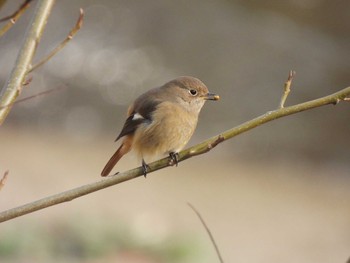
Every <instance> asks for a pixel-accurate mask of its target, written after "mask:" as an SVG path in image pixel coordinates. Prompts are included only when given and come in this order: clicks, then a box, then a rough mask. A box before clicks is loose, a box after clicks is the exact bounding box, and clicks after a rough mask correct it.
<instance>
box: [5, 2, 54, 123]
mask: <svg viewBox="0 0 350 263" xmlns="http://www.w3.org/2000/svg"><path fill="white" fill-rule="evenodd" d="M54 3H55V0H38V3H37V7H36V10H35V14H34V16H33V19H32V21H31V22H30V23H29V29H28V30H27V33H26V35H25V38H24V39H25V40H24V42H23V45H22V47H21V49H20V51H19V54H18V56H17V60H16V63H15V66H14V68H13V70H12V72H11V75H10V77H9V79H8V81H7V83H6V85H5V86H4V87H3V89H2V90H1V93H0V107H3V106H5V105H11V104H12V103H13V102H14V101H15V100H16V98H17V97H18V95H19V94H20V92H21V87H22V84H23V82H24V79H25V77H26V74H27V72H28V69H29V66H30V64H31V62H32V59H33V56H34V54H35V52H36V49H37V47H38V44H39V42H40V39H41V35H42V32H43V31H44V28H45V25H46V22H47V19H48V18H49V15H50V12H51V9H52V7H53V5H54ZM10 111H11V106H8V107H5V108H1V109H0V125H1V124H2V123H3V122H4V121H5V119H6V117H7V115H8V113H9V112H10Z"/></svg>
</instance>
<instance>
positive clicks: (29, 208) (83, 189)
mask: <svg viewBox="0 0 350 263" xmlns="http://www.w3.org/2000/svg"><path fill="white" fill-rule="evenodd" d="M348 96H350V87H347V88H345V89H343V90H341V91H338V92H336V93H333V94H331V95H328V96H325V97H322V98H319V99H315V100H312V101H307V102H304V103H300V104H297V105H294V106H290V107H286V108H281V109H277V110H274V111H269V112H267V113H265V114H263V115H261V116H259V117H257V118H255V119H253V120H250V121H247V122H245V123H243V124H241V125H238V126H236V127H234V128H232V129H230V130H227V131H225V132H223V133H221V134H219V135H217V136H214V137H212V138H210V139H207V140H205V141H203V142H202V143H200V144H197V145H195V146H193V147H190V148H188V149H186V150H184V151H181V152H180V153H179V158H178V161H179V162H181V161H184V160H186V159H188V158H191V157H193V156H196V155H200V154H203V153H206V152H208V151H210V150H211V149H213V148H214V147H215V146H217V145H218V144H219V143H221V142H223V141H225V140H228V139H231V138H233V137H235V136H237V135H239V134H241V133H243V132H246V131H248V130H251V129H253V128H255V127H257V126H259V125H261V124H264V123H267V122H269V121H272V120H276V119H278V118H281V117H284V116H288V115H291V114H295V113H298V112H302V111H306V110H310V109H313V108H317V107H321V106H324V105H328V104H334V105H336V104H338V103H339V102H341V101H344V99H346V97H348ZM170 163H171V158H170V157H167V158H163V159H161V160H158V161H155V162H153V163H149V164H148V165H149V170H148V174H149V173H152V172H154V171H157V170H159V169H162V168H165V167H167V166H170ZM139 176H143V169H142V167H138V168H134V169H132V170H129V171H126V172H123V173H118V175H114V176H109V177H107V178H106V179H103V180H100V181H97V182H93V183H90V184H87V185H83V186H80V187H77V188H74V189H71V190H68V191H65V192H61V193H59V194H55V195H52V196H49V197H45V198H42V199H40V200H37V201H34V202H31V203H28V204H25V205H22V206H19V207H15V208H12V209H9V210H6V211H3V212H1V213H0V222H4V221H7V220H10V219H12V218H16V217H19V216H22V215H25V214H29V213H32V212H34V211H38V210H41V209H44V208H46V207H49V206H53V205H57V204H60V203H63V202H68V201H71V200H73V199H75V198H78V197H81V196H84V195H87V194H90V193H93V192H96V191H98V190H101V189H104V188H107V187H110V186H112V185H116V184H120V183H122V182H125V181H128V180H131V179H134V178H136V177H139Z"/></svg>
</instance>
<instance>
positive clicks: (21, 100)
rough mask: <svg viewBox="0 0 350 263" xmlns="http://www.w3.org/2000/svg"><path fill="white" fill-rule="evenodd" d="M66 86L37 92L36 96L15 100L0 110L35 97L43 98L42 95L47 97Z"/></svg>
mask: <svg viewBox="0 0 350 263" xmlns="http://www.w3.org/2000/svg"><path fill="white" fill-rule="evenodd" d="M66 88H67V86H59V87H56V88H52V89H49V90H45V91H42V92H39V93H37V94H34V95H31V96H28V97H25V98H23V99H19V100H16V101H15V102H13V103H12V104H11V105H5V106H2V107H0V109H2V108H4V107H9V106H12V105H13V104H17V103H21V102H23V101H26V100H31V99H34V98H37V97H40V96H44V95H48V94H50V93H52V92H56V91H59V90H62V89H66Z"/></svg>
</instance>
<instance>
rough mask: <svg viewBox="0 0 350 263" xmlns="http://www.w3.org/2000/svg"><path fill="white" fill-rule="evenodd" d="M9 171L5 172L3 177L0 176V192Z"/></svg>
mask: <svg viewBox="0 0 350 263" xmlns="http://www.w3.org/2000/svg"><path fill="white" fill-rule="evenodd" d="M8 174H9V171H8V170H7V171H5V173H4V175H3V176H2V178H1V180H0V190H1V189H2V188H3V187H4V185H5V183H6V180H7V177H8Z"/></svg>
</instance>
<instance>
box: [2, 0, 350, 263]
mask: <svg viewBox="0 0 350 263" xmlns="http://www.w3.org/2000/svg"><path fill="white" fill-rule="evenodd" d="M22 2H23V1H20V0H18V1H17V0H16V1H7V3H6V4H5V5H4V6H3V8H2V9H1V10H0V17H4V16H7V15H9V14H11V13H13V12H14V11H15V10H16V9H17V8H18V6H19V5H20V4H21V3H22ZM36 2H37V1H33V3H32V5H31V7H30V8H29V10H28V11H27V12H26V13H25V14H24V15H23V17H22V18H21V19H20V20H19V21H18V22H17V23H16V25H15V26H14V27H13V28H12V29H11V30H10V31H9V32H7V34H6V35H4V36H3V37H2V38H1V39H0V57H1V61H0V68H1V70H0V81H1V83H2V84H1V85H2V86H3V85H5V83H6V81H7V79H8V76H9V74H10V72H11V69H12V67H13V65H14V63H15V59H16V56H17V54H18V50H19V48H20V46H21V43H22V41H23V36H24V33H25V31H26V28H27V26H28V24H29V23H30V20H31V17H32V15H33V11H34V9H35V5H36ZM80 7H82V8H83V9H84V11H85V19H84V25H83V27H82V29H81V30H80V31H79V32H78V34H77V35H76V37H75V38H74V39H73V40H72V41H71V42H70V43H68V45H67V46H66V47H65V48H64V49H63V50H62V52H60V53H59V54H57V55H56V56H55V57H54V58H52V59H51V60H50V61H49V62H48V63H47V64H45V65H44V66H43V67H41V68H40V69H38V70H36V71H35V72H33V73H32V74H30V75H31V76H32V77H33V80H32V82H31V83H30V85H29V86H26V87H24V89H23V92H22V94H21V96H20V97H21V98H24V97H27V96H30V95H33V94H37V93H39V92H42V91H45V90H48V89H52V88H58V87H65V89H62V90H60V91H58V92H55V93H51V94H50V95H47V96H42V97H38V98H35V99H32V100H29V101H25V102H23V103H19V104H17V105H15V106H14V107H13V109H12V111H11V113H10V114H9V116H8V118H7V119H6V121H5V123H4V124H3V125H2V127H1V130H0V142H1V151H0V168H1V169H0V174H2V173H3V172H4V171H5V170H9V178H8V181H7V183H6V185H5V187H4V188H3V189H2V190H1V192H0V209H1V210H6V209H10V208H12V207H15V206H19V205H22V204H25V203H28V202H31V201H34V200H37V199H40V198H43V197H45V196H48V195H52V194H55V193H59V192H62V191H65V190H68V189H71V188H74V187H77V186H80V185H83V184H87V183H90V182H94V181H97V180H100V176H99V174H100V172H101V170H102V168H103V166H104V165H105V163H106V162H107V160H108V159H109V158H110V156H111V155H112V154H113V153H114V151H115V150H116V148H117V147H118V143H114V139H115V138H116V136H117V135H118V133H119V131H120V129H121V127H122V125H123V122H124V120H125V114H126V109H127V105H128V104H129V103H130V102H131V101H132V100H133V99H134V98H135V97H137V96H138V95H139V94H141V93H142V92H144V91H146V90H148V89H149V88H152V87H155V86H159V85H162V84H163V83H165V82H167V81H168V80H171V79H173V78H175V77H177V76H180V75H191V76H195V77H198V78H200V79H201V80H202V81H203V82H204V83H206V84H207V86H208V87H209V90H210V91H211V92H214V93H217V94H220V96H221V100H220V101H219V102H215V103H207V104H206V105H205V107H204V109H203V111H202V113H201V116H200V121H199V124H198V127H197V130H196V133H195V135H194V136H193V138H192V140H191V141H190V143H189V145H194V144H196V143H198V142H200V141H201V140H204V139H206V138H208V137H211V136H214V135H217V134H218V133H220V132H222V131H224V130H227V129H230V128H232V127H234V126H236V125H238V124H240V123H242V122H244V121H247V120H250V119H252V118H254V117H256V116H259V115H261V114H263V113H265V112H266V111H269V110H273V109H275V108H276V107H277V105H278V103H279V100H280V97H281V94H282V92H283V84H284V82H285V81H286V79H287V76H288V73H289V71H290V70H295V71H296V72H297V74H296V76H295V78H294V81H293V84H292V92H291V94H290V95H289V97H288V100H287V102H286V105H292V104H296V103H300V102H304V101H307V100H311V99H315V98H318V97H321V96H324V95H328V94H331V93H333V92H335V91H338V90H340V89H342V88H345V87H347V86H349V85H350V74H349V68H350V48H349V47H350V22H349V12H350V2H349V1H342V0H335V1H326V0H286V1H272V0H270V1H253V0H231V1H224V0H216V1H209V0H201V1H199V0H193V1H170V0H164V1H140V0H139V1H137V0H135V1H134V0H131V1H119V0H118V1H107V0H101V1H92V0H90V1H89V0H85V1H82V0H76V1H68V0H60V1H57V3H56V5H55V7H54V9H53V11H52V15H51V17H50V20H49V22H48V24H47V27H46V30H45V32H44V35H43V38H42V41H41V43H40V46H39V49H38V52H37V54H36V57H35V59H34V61H38V60H39V59H40V58H41V57H43V56H44V55H45V54H47V53H48V52H49V51H50V50H52V49H53V48H54V47H55V46H56V45H57V44H58V43H59V42H60V41H62V40H63V39H64V38H65V37H66V35H67V34H68V32H69V31H70V30H71V28H72V27H73V25H74V24H75V21H76V19H77V18H78V14H79V8H80ZM349 107H350V105H349V104H348V103H340V104H339V105H337V106H325V107H322V108H319V109H314V110H310V111H307V112H304V113H299V114H296V115H293V116H289V117H285V118H282V119H279V120H276V121H274V122H271V123H268V124H266V125H263V126H261V127H258V128H256V129H254V130H252V131H250V132H247V133H245V134H242V135H240V136H238V137H235V138H234V139H232V140H230V141H227V142H225V143H223V144H220V145H219V146H218V147H217V148H215V149H214V150H213V151H211V152H210V153H208V154H205V155H201V156H199V157H196V158H193V159H190V160H188V161H186V162H182V163H181V164H180V165H179V167H177V168H172V167H171V168H168V169H163V170H161V171H158V172H156V173H153V174H150V175H149V176H148V177H147V179H144V178H138V179H135V180H132V181H130V182H126V183H123V184H120V185H117V186H114V187H111V188H109V189H105V190H102V191H99V192H97V193H93V194H90V195H88V196H85V197H82V198H79V199H77V200H74V201H72V202H69V203H65V204H61V205H58V206H55V207H51V208H48V209H45V210H41V211H39V212H35V213H33V214H29V215H26V216H23V217H20V218H17V219H14V220H11V221H8V222H5V223H2V224H1V225H0V229H1V231H0V261H1V262H133V263H146V262H147V263H150V262H152V263H153V262H157V263H158V262H171V263H173V262H174V263H175V262H182V263H186V262H195V263H196V262H198V263H199V262H201V263H209V262H218V258H217V257H216V255H215V252H214V248H213V246H212V244H211V243H210V240H209V237H208V236H207V234H206V232H205V230H204V228H203V226H202V225H201V223H200V221H199V220H198V218H197V217H196V215H195V214H194V213H193V211H191V210H190V208H189V207H188V206H187V202H190V203H192V204H193V205H194V206H195V207H196V208H197V209H198V210H199V211H200V212H201V214H202V216H203V218H204V219H205V221H206V222H207V224H208V226H209V227H210V229H211V231H212V233H213V235H214V237H215V239H216V242H217V245H218V246H219V248H220V250H221V253H222V256H223V258H224V260H225V262H242V263H243V262H286V263H288V262H299V263H304V262H305V263H306V262H318V263H326V262H332V263H333V262H345V261H346V260H347V258H349V257H350V224H349V222H350V191H349V187H350V163H349V157H350V140H349V134H350V108H349ZM136 166H139V163H138V162H137V160H136V159H135V158H134V157H133V156H132V155H129V156H126V157H125V158H124V159H123V160H122V161H121V162H120V164H118V166H117V167H116V168H115V171H125V170H128V169H130V168H133V167H136Z"/></svg>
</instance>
